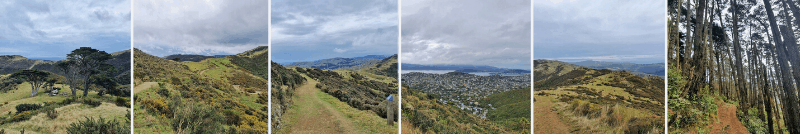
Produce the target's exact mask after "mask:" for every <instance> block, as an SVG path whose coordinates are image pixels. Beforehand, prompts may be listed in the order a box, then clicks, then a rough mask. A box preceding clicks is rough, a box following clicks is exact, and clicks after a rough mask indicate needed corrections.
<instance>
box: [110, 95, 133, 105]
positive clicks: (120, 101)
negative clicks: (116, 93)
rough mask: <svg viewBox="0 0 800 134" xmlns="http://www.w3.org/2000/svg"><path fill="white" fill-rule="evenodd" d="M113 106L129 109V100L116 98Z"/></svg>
mask: <svg viewBox="0 0 800 134" xmlns="http://www.w3.org/2000/svg"><path fill="white" fill-rule="evenodd" d="M114 104H117V106H120V107H131V102H130V100H128V98H125V97H117V99H114Z"/></svg>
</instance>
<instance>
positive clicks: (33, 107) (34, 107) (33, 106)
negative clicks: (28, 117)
mask: <svg viewBox="0 0 800 134" xmlns="http://www.w3.org/2000/svg"><path fill="white" fill-rule="evenodd" d="M16 108H17V113H21V112H25V111H33V110H37V109H40V108H42V105H39V104H19V105H17V107H16Z"/></svg>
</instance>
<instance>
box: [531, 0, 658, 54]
mask: <svg viewBox="0 0 800 134" xmlns="http://www.w3.org/2000/svg"><path fill="white" fill-rule="evenodd" d="M653 9H663V10H653ZM665 12H666V6H665V2H664V1H663V0H534V8H533V13H534V14H535V16H534V22H533V23H534V26H533V27H534V28H533V35H534V42H533V44H534V58H535V59H550V60H560V61H567V62H576V61H585V60H594V61H609V62H632V63H639V64H644V63H662V62H664V58H665V53H664V50H665V49H666V48H665V45H664V44H665V41H666V39H665V37H666V36H665V33H666V31H665V25H666V24H665V23H664V22H666V20H665V18H666V17H665V15H666V14H665Z"/></svg>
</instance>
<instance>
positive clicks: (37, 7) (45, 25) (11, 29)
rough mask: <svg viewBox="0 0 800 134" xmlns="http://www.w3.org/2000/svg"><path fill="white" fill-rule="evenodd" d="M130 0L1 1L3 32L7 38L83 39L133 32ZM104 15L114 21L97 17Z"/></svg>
mask: <svg viewBox="0 0 800 134" xmlns="http://www.w3.org/2000/svg"><path fill="white" fill-rule="evenodd" d="M128 14H130V1H127V0H122V1H119V0H118V1H103V0H73V1H32V0H10V1H4V2H3V3H0V20H3V22H0V35H1V36H3V37H4V38H6V39H7V40H21V41H31V42H83V41H87V40H91V38H93V36H94V35H98V34H114V35H130V19H127V20H126V19H123V18H125V17H129V15H128ZM97 15H102V17H103V18H106V19H113V20H112V21H101V20H97V19H95V18H96V17H89V16H97Z"/></svg>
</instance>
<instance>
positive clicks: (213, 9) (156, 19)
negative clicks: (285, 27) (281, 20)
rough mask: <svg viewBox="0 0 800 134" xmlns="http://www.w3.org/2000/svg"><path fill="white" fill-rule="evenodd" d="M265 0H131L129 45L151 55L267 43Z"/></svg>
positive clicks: (237, 49)
mask: <svg viewBox="0 0 800 134" xmlns="http://www.w3.org/2000/svg"><path fill="white" fill-rule="evenodd" d="M267 4H268V1H266V0H204V1H194V0H192V1H188V0H136V1H134V3H133V7H134V12H135V13H134V22H133V23H134V37H133V39H134V42H135V44H134V47H136V48H138V49H141V50H142V51H144V52H146V53H148V54H152V55H155V56H168V55H172V54H200V55H232V54H238V53H241V52H244V51H247V50H250V49H253V48H255V47H257V46H267V45H268V38H267V37H268V32H269V29H268V26H269V25H268V24H269V8H268V5H267Z"/></svg>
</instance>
